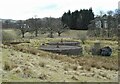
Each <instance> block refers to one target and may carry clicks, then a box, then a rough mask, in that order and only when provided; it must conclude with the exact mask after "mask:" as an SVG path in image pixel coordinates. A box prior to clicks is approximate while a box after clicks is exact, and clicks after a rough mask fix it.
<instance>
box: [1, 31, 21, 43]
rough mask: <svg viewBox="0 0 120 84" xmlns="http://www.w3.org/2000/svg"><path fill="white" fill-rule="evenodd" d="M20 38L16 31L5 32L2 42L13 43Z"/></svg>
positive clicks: (3, 32)
mask: <svg viewBox="0 0 120 84" xmlns="http://www.w3.org/2000/svg"><path fill="white" fill-rule="evenodd" d="M17 38H19V36H18V35H17V33H16V32H15V31H14V30H3V31H2V41H3V42H11V41H13V40H16V39H17Z"/></svg>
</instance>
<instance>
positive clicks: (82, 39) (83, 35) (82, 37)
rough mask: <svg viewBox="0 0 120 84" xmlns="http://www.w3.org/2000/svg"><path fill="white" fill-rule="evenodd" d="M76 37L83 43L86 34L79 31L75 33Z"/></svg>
mask: <svg viewBox="0 0 120 84" xmlns="http://www.w3.org/2000/svg"><path fill="white" fill-rule="evenodd" d="M77 38H78V39H80V40H81V42H82V43H83V44H85V40H86V39H87V36H86V34H84V33H79V34H77Z"/></svg>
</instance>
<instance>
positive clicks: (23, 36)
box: [21, 30, 25, 38]
mask: <svg viewBox="0 0 120 84" xmlns="http://www.w3.org/2000/svg"><path fill="white" fill-rule="evenodd" d="M21 32H22V38H24V37H25V36H24V34H25V32H24V30H21Z"/></svg>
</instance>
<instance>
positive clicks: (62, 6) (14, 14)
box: [0, 0, 120, 20]
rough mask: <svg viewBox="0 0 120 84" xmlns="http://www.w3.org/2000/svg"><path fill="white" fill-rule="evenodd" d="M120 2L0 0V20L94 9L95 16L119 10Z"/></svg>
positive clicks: (111, 0) (58, 15)
mask: <svg viewBox="0 0 120 84" xmlns="http://www.w3.org/2000/svg"><path fill="white" fill-rule="evenodd" d="M118 1H120V0H0V18H3V19H16V20H18V19H28V18H31V17H34V16H35V15H37V17H39V18H43V17H50V16H51V17H61V16H62V14H63V13H64V12H67V11H68V10H71V11H75V10H80V9H88V8H90V7H92V8H93V11H94V13H95V14H99V11H101V10H102V11H104V12H106V11H108V10H114V9H117V8H118Z"/></svg>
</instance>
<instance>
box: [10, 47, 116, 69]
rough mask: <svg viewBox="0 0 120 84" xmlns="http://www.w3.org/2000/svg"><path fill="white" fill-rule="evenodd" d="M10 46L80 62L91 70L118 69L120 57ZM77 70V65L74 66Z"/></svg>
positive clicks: (62, 59)
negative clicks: (65, 53) (57, 52)
mask: <svg viewBox="0 0 120 84" xmlns="http://www.w3.org/2000/svg"><path fill="white" fill-rule="evenodd" d="M9 48H12V49H14V50H17V51H21V52H24V53H31V54H34V55H37V56H44V57H48V58H51V59H56V60H60V61H62V62H69V63H71V64H79V65H80V66H84V67H83V68H84V69H87V70H88V71H89V70H90V68H91V67H96V68H98V69H100V68H105V69H107V70H116V71H117V70H118V58H117V57H101V56H94V57H93V56H79V57H78V56H74V57H73V56H66V55H59V54H55V53H54V54H53V53H49V52H44V51H41V50H38V49H36V48H34V47H31V46H26V45H22V46H21V45H14V46H13V45H11V46H10V47H9ZM73 69H75V70H76V67H75V68H73Z"/></svg>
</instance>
